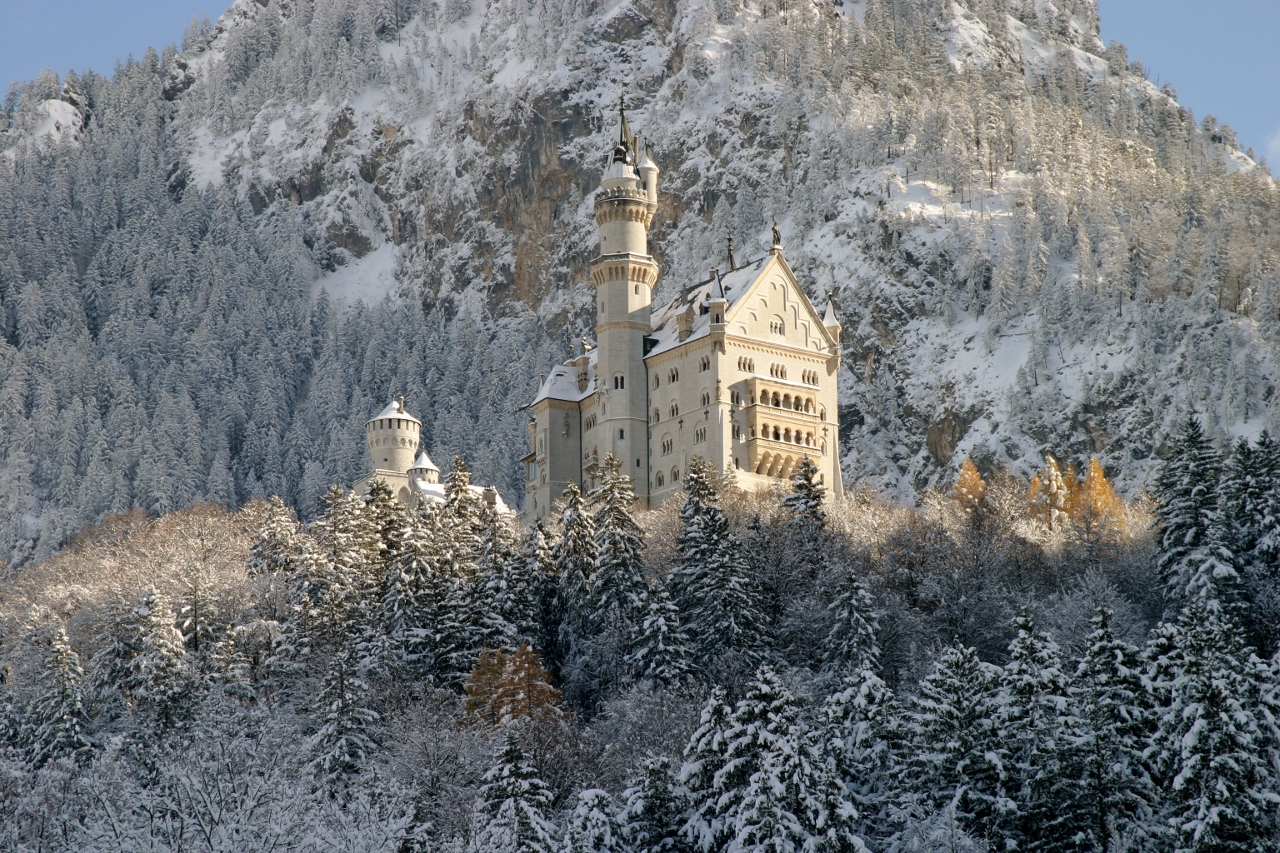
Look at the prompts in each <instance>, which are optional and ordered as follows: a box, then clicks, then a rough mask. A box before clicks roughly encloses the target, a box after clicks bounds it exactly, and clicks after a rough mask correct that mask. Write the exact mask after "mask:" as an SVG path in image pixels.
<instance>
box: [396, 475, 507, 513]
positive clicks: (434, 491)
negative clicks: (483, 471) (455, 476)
mask: <svg viewBox="0 0 1280 853" xmlns="http://www.w3.org/2000/svg"><path fill="white" fill-rule="evenodd" d="M409 482H410V483H412V484H413V487H414V489H416V490H417V492H418V494H419V496H421V498H422V500H423V501H425V502H426V503H444V488H445V484H444V483H428V482H427V481H426V480H422V479H412V478H410V480H409ZM467 488H468V489H470V490H471V491H472V492H474V493H475V494H477V495H479V496H480V497H481V498H483V497H484V493H485V491H486V490H488V489H492V490H493V508H494V509H495V510H497V511H498V512H501V513H509V512H511V508H510V507H508V506H507V502H506V501H504V500H503V499H502V493H501V492H499V491H498V490H497V489H496V488H494V487H493V486H467Z"/></svg>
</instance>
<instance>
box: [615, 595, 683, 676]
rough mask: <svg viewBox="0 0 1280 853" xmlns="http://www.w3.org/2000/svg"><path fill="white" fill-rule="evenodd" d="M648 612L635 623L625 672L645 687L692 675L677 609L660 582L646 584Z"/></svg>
mask: <svg viewBox="0 0 1280 853" xmlns="http://www.w3.org/2000/svg"><path fill="white" fill-rule="evenodd" d="M646 597H647V598H648V602H649V604H648V611H647V612H646V613H645V616H644V619H642V620H641V621H640V624H639V625H637V626H636V628H635V631H634V632H633V636H632V638H631V644H630V646H629V649H628V651H627V659H626V663H627V672H628V673H629V675H630V677H631V678H632V679H634V680H635V681H637V682H639V683H640V685H641V686H642V687H645V688H647V689H653V688H659V689H669V688H672V687H677V686H679V685H680V684H682V683H684V682H685V681H687V680H688V679H689V678H690V677H692V674H693V663H692V659H691V654H690V651H689V638H688V637H686V636H685V633H684V631H683V630H681V628H680V611H679V609H678V608H677V607H676V606H675V604H674V603H673V602H672V601H671V596H670V595H668V594H667V590H666V588H665V587H664V586H662V585H660V584H655V585H653V586H651V587H650V589H649V592H648V595H647V596H646Z"/></svg>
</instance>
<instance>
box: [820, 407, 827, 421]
mask: <svg viewBox="0 0 1280 853" xmlns="http://www.w3.org/2000/svg"><path fill="white" fill-rule="evenodd" d="M818 417H819V418H820V419H821V420H824V421H825V420H826V419H827V407H826V406H823V407H822V408H820V409H818Z"/></svg>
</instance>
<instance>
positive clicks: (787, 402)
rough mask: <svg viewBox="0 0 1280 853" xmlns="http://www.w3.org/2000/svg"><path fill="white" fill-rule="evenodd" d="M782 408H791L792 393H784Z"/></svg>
mask: <svg viewBox="0 0 1280 853" xmlns="http://www.w3.org/2000/svg"><path fill="white" fill-rule="evenodd" d="M782 408H784V409H789V408H791V395H790V394H783V395H782Z"/></svg>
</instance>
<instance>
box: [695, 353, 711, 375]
mask: <svg viewBox="0 0 1280 853" xmlns="http://www.w3.org/2000/svg"><path fill="white" fill-rule="evenodd" d="M710 369H711V356H709V355H704V356H703V357H702V358H701V360H699V361H698V372H699V373H705V372H706V371H708V370H710Z"/></svg>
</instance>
